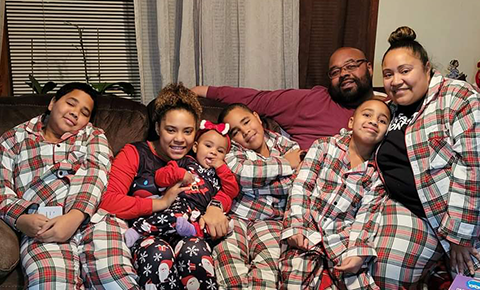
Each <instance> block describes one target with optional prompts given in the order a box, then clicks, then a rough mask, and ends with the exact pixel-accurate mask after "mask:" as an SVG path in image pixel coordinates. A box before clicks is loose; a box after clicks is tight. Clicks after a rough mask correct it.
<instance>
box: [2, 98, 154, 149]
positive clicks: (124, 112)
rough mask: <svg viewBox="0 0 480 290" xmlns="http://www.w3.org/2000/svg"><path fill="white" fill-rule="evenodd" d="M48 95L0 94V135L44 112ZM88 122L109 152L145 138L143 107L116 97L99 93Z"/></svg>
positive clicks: (146, 122) (145, 111)
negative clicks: (104, 140) (100, 132)
mask: <svg viewBox="0 0 480 290" xmlns="http://www.w3.org/2000/svg"><path fill="white" fill-rule="evenodd" d="M51 98H52V95H26V96H20V97H0V120H1V122H0V134H3V132H5V131H6V130H8V129H11V128H13V127H15V126H16V125H18V124H20V123H23V122H25V121H27V120H29V119H31V118H33V117H35V116H37V115H40V114H42V113H43V112H45V111H46V109H47V106H48V103H49V102H50V100H51ZM92 123H93V124H94V125H95V126H97V127H100V128H102V129H103V130H104V131H105V134H106V136H107V138H108V141H109V143H110V146H111V147H112V150H113V153H114V154H117V153H118V151H119V150H120V149H121V148H122V147H123V146H124V145H125V144H127V143H131V142H136V141H141V140H145V138H146V137H147V132H148V125H149V122H148V117H147V108H146V107H145V106H144V105H143V104H141V103H138V102H135V101H132V100H128V99H124V98H119V97H116V96H107V95H104V96H100V97H99V98H98V102H97V114H96V115H95V117H94V119H93V120H92Z"/></svg>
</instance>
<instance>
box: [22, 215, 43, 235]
mask: <svg viewBox="0 0 480 290" xmlns="http://www.w3.org/2000/svg"><path fill="white" fill-rule="evenodd" d="M48 221H49V219H48V218H47V217H46V216H44V215H43V214H37V213H34V214H22V215H21V216H20V217H19V218H18V219H17V229H18V230H19V231H21V232H22V233H24V234H25V235H27V236H28V237H30V238H33V237H35V236H36V235H37V233H38V231H40V230H41V229H42V227H43V226H44V225H45V224H46V223H47V222H48Z"/></svg>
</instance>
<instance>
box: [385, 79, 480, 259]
mask: <svg viewBox="0 0 480 290" xmlns="http://www.w3.org/2000/svg"><path fill="white" fill-rule="evenodd" d="M392 107H393V110H394V111H395V109H396V106H395V105H394V104H392ZM405 144H406V147H407V155H408V158H409V160H410V163H411V165H412V170H413V175H414V178H415V186H416V188H417V191H418V195H419V197H420V201H421V202H422V205H423V208H424V210H425V215H426V217H427V219H428V222H429V223H430V225H431V226H432V227H433V229H434V230H435V232H438V233H439V236H440V241H441V244H442V246H443V248H444V250H445V251H446V252H447V253H449V252H450V242H453V243H456V244H461V245H464V246H469V247H471V246H474V247H476V248H477V249H480V240H479V239H478V237H479V236H480V219H479V218H478V217H479V216H480V186H479V183H478V182H479V180H480V92H479V91H478V89H475V88H474V87H472V86H471V85H470V84H468V83H466V82H463V81H458V80H452V79H448V78H444V77H443V76H442V75H441V74H440V73H439V72H436V71H435V72H434V75H433V77H432V79H431V80H430V84H429V88H428V92H427V95H426V97H425V100H424V102H423V104H422V107H421V108H420V110H419V112H418V114H417V116H416V117H415V118H414V119H412V120H411V121H410V123H409V124H408V125H407V128H406V132H405Z"/></svg>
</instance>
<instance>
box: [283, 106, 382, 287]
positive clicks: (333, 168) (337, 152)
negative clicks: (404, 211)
mask: <svg viewBox="0 0 480 290" xmlns="http://www.w3.org/2000/svg"><path fill="white" fill-rule="evenodd" d="M389 122H390V110H389V109H388V107H387V105H386V104H385V103H384V102H383V101H381V100H378V99H372V100H368V101H366V102H364V103H363V104H361V105H360V106H359V107H358V108H357V109H356V111H355V113H354V115H353V117H351V118H350V121H349V124H348V126H349V128H350V129H352V131H346V130H342V131H341V133H340V134H339V135H335V136H333V137H325V138H320V139H318V140H317V141H315V142H314V143H313V145H312V147H311V148H310V150H309V151H308V152H307V155H306V156H305V160H304V161H303V163H302V166H301V168H300V171H299V173H298V176H297V178H296V179H295V181H294V184H293V186H292V191H291V196H290V202H289V204H288V210H287V213H286V214H285V219H284V226H285V229H284V231H283V232H282V240H285V241H286V242H288V247H287V245H286V244H283V245H282V246H283V247H282V249H283V251H282V256H281V259H280V270H281V274H280V275H281V279H280V285H281V287H280V288H281V289H325V287H327V286H329V287H332V288H335V287H336V286H338V287H339V288H341V289H344V288H347V289H379V288H378V287H377V286H376V285H375V283H374V281H373V279H372V277H371V276H370V273H369V267H370V265H371V262H373V261H374V260H375V258H376V252H375V250H374V249H373V238H374V236H375V233H376V230H377V228H378V223H379V221H380V219H379V218H380V210H381V204H382V201H383V200H384V198H385V195H384V194H383V193H384V189H383V185H382V182H381V180H380V178H379V176H378V173H377V170H376V165H375V162H374V161H373V160H372V153H373V151H374V149H375V147H376V146H377V144H378V143H379V142H380V141H381V140H382V139H383V136H384V135H385V132H386V131H387V127H388V123H389ZM324 267H326V270H328V271H330V276H331V277H332V278H333V285H329V284H328V283H326V282H327V281H325V279H322V278H321V277H322V271H323V270H324ZM361 269H362V271H360V270H361ZM324 277H325V276H324ZM327 278H328V277H327Z"/></svg>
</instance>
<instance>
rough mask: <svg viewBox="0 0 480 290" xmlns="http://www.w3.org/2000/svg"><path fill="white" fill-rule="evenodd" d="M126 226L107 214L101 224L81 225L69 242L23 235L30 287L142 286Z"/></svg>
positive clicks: (134, 287) (23, 262)
mask: <svg viewBox="0 0 480 290" xmlns="http://www.w3.org/2000/svg"><path fill="white" fill-rule="evenodd" d="M100 211H102V210H99V212H100ZM94 217H95V216H94ZM94 217H92V219H93V218H94ZM126 228H127V225H126V224H125V222H123V221H122V220H120V219H118V218H115V217H113V216H111V215H109V214H105V215H104V216H103V218H102V219H101V220H100V221H99V222H98V223H88V224H87V225H86V226H81V227H80V229H79V230H77V232H75V233H74V235H73V236H72V238H70V240H69V241H68V242H65V243H42V242H39V241H37V240H35V239H32V238H29V237H27V236H23V238H22V243H21V249H20V253H21V257H22V266H23V269H24V272H25V275H26V277H27V280H28V281H27V283H28V285H27V287H28V289H85V288H87V289H140V288H139V287H138V285H137V282H136V279H137V276H136V274H135V271H134V270H133V267H132V263H131V255H130V251H129V249H128V248H127V245H126V244H125V243H124V241H123V235H122V233H123V232H124V231H125V230H126Z"/></svg>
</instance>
